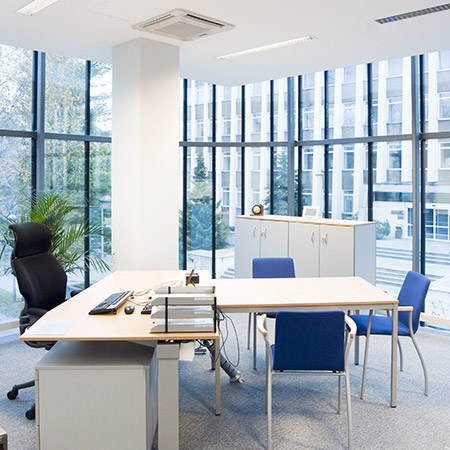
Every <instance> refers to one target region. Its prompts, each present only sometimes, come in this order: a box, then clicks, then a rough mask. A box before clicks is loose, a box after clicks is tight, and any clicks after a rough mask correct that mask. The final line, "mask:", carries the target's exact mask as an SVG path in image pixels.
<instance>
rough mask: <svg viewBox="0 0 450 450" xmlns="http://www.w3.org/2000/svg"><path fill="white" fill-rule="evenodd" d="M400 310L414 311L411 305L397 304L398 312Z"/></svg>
mask: <svg viewBox="0 0 450 450" xmlns="http://www.w3.org/2000/svg"><path fill="white" fill-rule="evenodd" d="M400 311H404V312H407V311H414V308H413V307H412V306H399V307H398V312H400Z"/></svg>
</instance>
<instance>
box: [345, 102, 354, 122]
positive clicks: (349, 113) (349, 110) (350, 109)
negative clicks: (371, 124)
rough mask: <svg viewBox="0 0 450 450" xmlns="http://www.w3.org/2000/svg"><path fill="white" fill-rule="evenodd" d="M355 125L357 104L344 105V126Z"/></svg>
mask: <svg viewBox="0 0 450 450" xmlns="http://www.w3.org/2000/svg"><path fill="white" fill-rule="evenodd" d="M354 125H355V104H354V103H344V126H354Z"/></svg>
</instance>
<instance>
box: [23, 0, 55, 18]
mask: <svg viewBox="0 0 450 450" xmlns="http://www.w3.org/2000/svg"><path fill="white" fill-rule="evenodd" d="M57 1H59V0H33V1H32V2H31V3H28V5H25V6H23V7H22V8H20V9H18V10H17V12H18V13H20V14H25V15H26V16H32V15H33V14H36V13H38V12H39V11H42V10H43V9H45V8H47V7H48V6H50V5H53V3H56V2H57Z"/></svg>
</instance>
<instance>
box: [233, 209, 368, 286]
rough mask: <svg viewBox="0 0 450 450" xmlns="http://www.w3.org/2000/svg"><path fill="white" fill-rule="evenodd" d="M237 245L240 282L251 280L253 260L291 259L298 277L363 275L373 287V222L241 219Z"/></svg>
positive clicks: (236, 261) (238, 218) (267, 217)
mask: <svg viewBox="0 0 450 450" xmlns="http://www.w3.org/2000/svg"><path fill="white" fill-rule="evenodd" d="M265 235H267V236H269V238H270V247H268V246H266V242H267V240H268V239H267V237H266V236H265ZM235 242H236V249H235V258H236V260H235V271H236V277H237V278H250V277H251V276H252V260H253V258H257V257H262V256H272V257H278V256H282V257H286V256H290V257H291V258H293V259H294V263H295V272H296V275H297V277H339V276H360V277H362V278H364V279H365V280H367V281H369V282H370V283H372V284H375V268H376V241H375V223H374V222H360V221H350V220H333V219H313V218H302V217H288V216H270V215H269V216H262V217H261V216H238V217H237V218H236V238H235Z"/></svg>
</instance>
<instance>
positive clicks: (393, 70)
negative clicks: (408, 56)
mask: <svg viewBox="0 0 450 450" xmlns="http://www.w3.org/2000/svg"><path fill="white" fill-rule="evenodd" d="M402 74H403V59H402V58H397V59H390V60H389V61H388V75H389V76H390V77H395V76H399V75H402Z"/></svg>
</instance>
